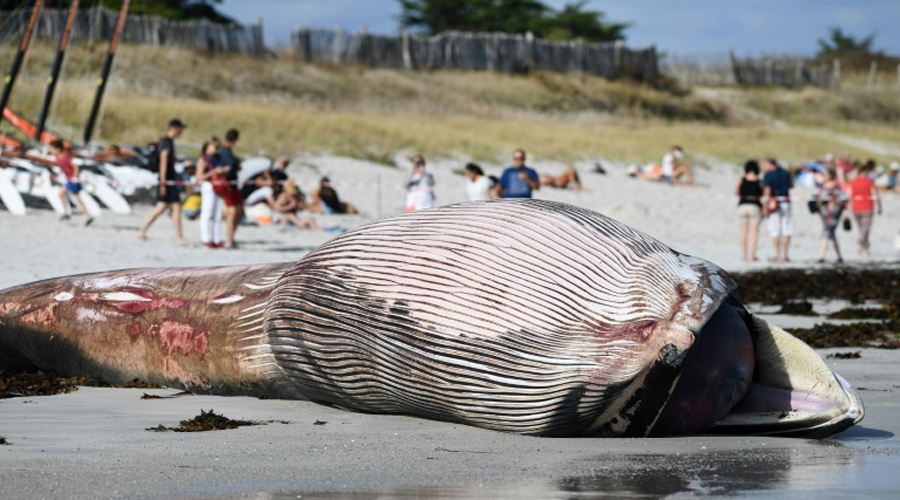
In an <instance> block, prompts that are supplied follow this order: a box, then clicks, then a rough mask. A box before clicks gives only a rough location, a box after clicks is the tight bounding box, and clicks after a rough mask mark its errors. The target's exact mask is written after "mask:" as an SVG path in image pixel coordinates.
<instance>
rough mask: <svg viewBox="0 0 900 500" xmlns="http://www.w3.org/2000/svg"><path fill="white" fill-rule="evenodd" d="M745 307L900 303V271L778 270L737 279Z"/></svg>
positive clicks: (749, 274) (736, 275) (740, 296)
mask: <svg viewBox="0 0 900 500" xmlns="http://www.w3.org/2000/svg"><path fill="white" fill-rule="evenodd" d="M733 277H734V279H735V280H736V281H737V283H738V289H737V292H736V293H737V295H738V297H739V298H740V299H741V300H743V301H744V302H745V303H747V302H761V303H763V304H784V303H786V302H789V301H797V300H808V299H811V298H822V299H842V300H847V301H850V302H852V303H860V302H863V301H865V300H877V301H879V302H883V303H891V304H896V303H900V269H891V268H871V269H859V268H835V269H815V270H811V269H776V270H765V271H753V272H747V273H738V274H734V275H733Z"/></svg>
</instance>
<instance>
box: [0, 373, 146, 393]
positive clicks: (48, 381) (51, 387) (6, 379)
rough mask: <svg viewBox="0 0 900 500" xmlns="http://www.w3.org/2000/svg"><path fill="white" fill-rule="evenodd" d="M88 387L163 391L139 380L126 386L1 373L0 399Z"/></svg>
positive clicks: (45, 374) (65, 378) (40, 375)
mask: <svg viewBox="0 0 900 500" xmlns="http://www.w3.org/2000/svg"><path fill="white" fill-rule="evenodd" d="M79 385H83V386H87V387H118V388H142V389H162V388H163V387H162V386H161V385H156V384H147V383H145V382H142V381H140V380H138V379H134V380H131V381H128V382H126V383H124V384H110V383H109V382H105V381H103V380H100V379H96V378H91V377H58V376H56V375H54V374H51V373H44V372H40V371H39V372H35V373H18V374H15V375H6V374H3V373H0V399H2V398H14V397H23V396H51V395H54V394H68V393H70V392H72V391H76V390H78V386H79Z"/></svg>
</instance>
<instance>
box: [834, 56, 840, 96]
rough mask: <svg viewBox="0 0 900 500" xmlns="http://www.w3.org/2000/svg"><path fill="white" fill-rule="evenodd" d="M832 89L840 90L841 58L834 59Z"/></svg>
mask: <svg viewBox="0 0 900 500" xmlns="http://www.w3.org/2000/svg"><path fill="white" fill-rule="evenodd" d="M833 67H834V69H833V71H834V90H841V60H840V59H837V58H835V60H834V66H833Z"/></svg>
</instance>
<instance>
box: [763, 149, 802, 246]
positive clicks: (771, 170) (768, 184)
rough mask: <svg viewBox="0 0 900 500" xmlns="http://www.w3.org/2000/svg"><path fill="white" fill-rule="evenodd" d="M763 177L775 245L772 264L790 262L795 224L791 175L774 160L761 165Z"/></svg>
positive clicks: (764, 196) (764, 197)
mask: <svg viewBox="0 0 900 500" xmlns="http://www.w3.org/2000/svg"><path fill="white" fill-rule="evenodd" d="M759 166H760V169H761V170H762V171H763V172H765V175H763V200H764V201H765V205H764V206H765V212H766V213H767V214H768V216H767V217H766V218H767V219H768V223H769V232H770V233H771V234H772V242H773V243H774V245H775V257H774V258H772V259H771V260H772V262H789V261H790V259H789V258H788V246H790V244H791V235H792V234H793V227H794V226H793V222H792V216H791V195H790V190H791V189H792V188H793V187H794V179H793V178H792V177H791V173H790V172H788V171H787V170H785V169H783V168H781V167H780V166H779V165H778V164H777V163H776V162H775V160H774V159H771V158H769V159H767V160H763V161H761V162H760V164H759Z"/></svg>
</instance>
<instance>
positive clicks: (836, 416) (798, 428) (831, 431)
mask: <svg viewBox="0 0 900 500" xmlns="http://www.w3.org/2000/svg"><path fill="white" fill-rule="evenodd" d="M834 377H835V380H836V381H837V382H838V383H839V384H840V386H841V389H842V391H843V394H844V396H845V399H844V401H843V402H841V403H839V404H833V405H830V406H828V407H818V408H817V409H797V408H793V409H782V410H773V411H752V412H742V411H736V412H734V413H731V414H729V415H728V416H727V417H725V418H724V419H722V420H720V421H719V422H716V424H715V425H714V426H713V428H712V429H710V432H712V433H716V434H741V435H748V434H751V435H759V436H778V437H798V438H807V439H825V438H827V437H830V436H834V435H835V434H838V433H840V432H843V431H844V430H846V429H847V428H849V427H851V426H853V425H854V424H857V423H859V422H860V421H861V420H862V419H863V417H864V416H865V408H864V407H863V404H862V400H861V399H860V397H859V394H858V393H857V392H856V390H854V389H853V387H851V386H850V384H849V383H848V382H847V381H846V380H845V379H844V378H843V377H841V376H840V375H838V374H836V373H835V374H834ZM795 396H796V393H795Z"/></svg>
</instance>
